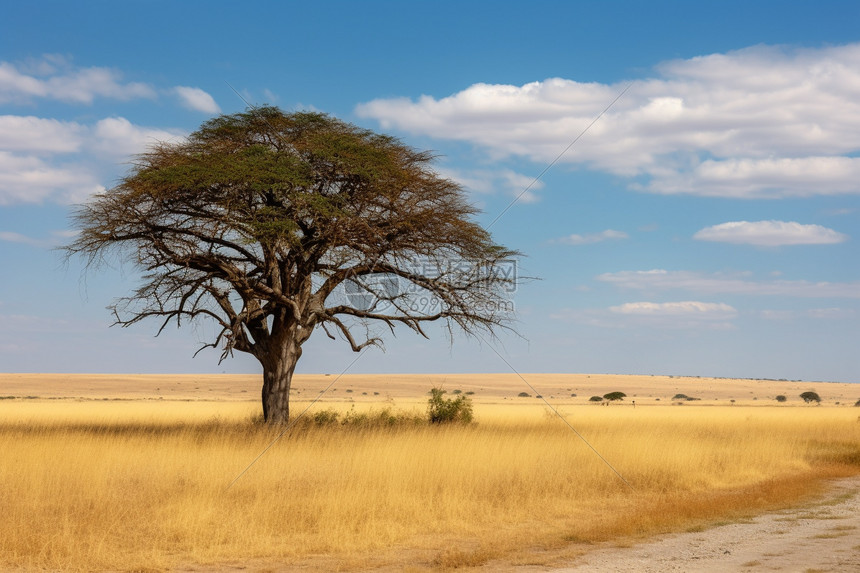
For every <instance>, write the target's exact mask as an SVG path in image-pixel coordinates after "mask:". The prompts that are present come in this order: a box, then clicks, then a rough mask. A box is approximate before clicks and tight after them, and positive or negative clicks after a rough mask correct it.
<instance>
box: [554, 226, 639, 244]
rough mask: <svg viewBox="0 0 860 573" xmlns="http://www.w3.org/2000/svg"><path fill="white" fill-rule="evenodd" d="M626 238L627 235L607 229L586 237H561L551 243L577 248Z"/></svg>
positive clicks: (574, 235)
mask: <svg viewBox="0 0 860 573" xmlns="http://www.w3.org/2000/svg"><path fill="white" fill-rule="evenodd" d="M627 237H628V235H627V233H624V232H622V231H614V230H612V229H607V230H605V231H601V232H599V233H591V234H588V235H576V234H573V235H568V236H567V237H561V238H560V239H553V240H552V242H553V243H562V244H565V245H575V246H578V245H591V244H594V243H600V242H603V241H608V240H618V239H626V238H627Z"/></svg>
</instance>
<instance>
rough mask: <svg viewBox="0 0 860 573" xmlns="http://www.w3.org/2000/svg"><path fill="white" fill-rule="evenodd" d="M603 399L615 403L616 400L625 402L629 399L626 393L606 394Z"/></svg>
mask: <svg viewBox="0 0 860 573" xmlns="http://www.w3.org/2000/svg"><path fill="white" fill-rule="evenodd" d="M603 397H604V398H605V399H606V400H609V401H610V402H615V401H616V400H623V399H624V398H626V397H627V394H625V393H624V392H610V393H609V394H604V395H603Z"/></svg>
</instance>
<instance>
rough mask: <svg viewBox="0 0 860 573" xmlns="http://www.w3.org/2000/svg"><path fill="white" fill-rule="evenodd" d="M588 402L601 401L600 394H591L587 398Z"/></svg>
mask: <svg viewBox="0 0 860 573" xmlns="http://www.w3.org/2000/svg"><path fill="white" fill-rule="evenodd" d="M588 401H589V402H603V397H602V396H592V397H591V398H589V399H588Z"/></svg>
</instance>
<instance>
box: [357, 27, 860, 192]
mask: <svg viewBox="0 0 860 573" xmlns="http://www.w3.org/2000/svg"><path fill="white" fill-rule="evenodd" d="M858 85H860V43H858V44H850V45H845V46H833V47H824V48H817V49H789V48H781V47H768V46H756V47H752V48H748V49H744V50H740V51H735V52H729V53H725V54H712V55H708V56H703V57H698V58H692V59H689V60H679V61H672V62H666V63H664V64H662V65H660V66H658V68H657V74H655V77H653V78H650V79H643V80H637V81H634V82H632V84H631V85H630V89H629V90H628V92H627V93H626V94H625V95H624V97H622V98H621V99H620V100H619V101H618V102H617V103H616V104H615V106H613V108H612V109H611V110H609V112H607V113H606V114H605V115H604V116H603V117H602V118H601V119H600V121H598V122H597V123H596V124H595V125H594V126H593V127H592V128H591V129H590V130H589V131H588V133H587V135H586V136H585V137H584V138H583V139H582V140H581V141H579V142H578V143H577V145H576V146H574V147H573V148H572V149H571V150H570V151H569V152H568V153H566V154H565V155H564V156H563V157H562V158H561V161H562V162H568V163H574V164H580V165H587V166H590V167H592V168H596V169H600V170H604V171H608V172H611V173H614V174H619V175H623V176H629V177H635V178H637V181H636V182H635V183H636V186H637V188H640V189H642V190H646V191H650V192H655V193H689V194H698V195H712V196H730V197H743V198H752V197H783V196H810V195H819V194H837V193H852V194H856V193H860V184H858V183H857V181H858V180H860V179H858V177H857V175H858V174H860V158H857V157H856V154H857V152H858V151H860V99H858V98H857V97H856V93H857V92H856V90H857V86H858ZM623 87H624V86H623V85H622V84H618V85H607V84H598V83H581V82H576V81H572V80H568V79H562V78H551V79H547V80H544V81H540V82H532V83H529V84H525V85H522V86H512V85H490V84H475V85H472V86H470V87H468V88H466V89H465V90H463V91H461V92H458V93H455V94H452V95H450V96H448V97H444V98H441V99H436V98H433V97H430V96H421V97H420V98H418V99H417V100H411V99H406V98H398V99H378V100H374V101H371V102H367V103H364V104H361V105H359V106H358V107H357V108H356V113H357V114H358V115H359V116H361V117H367V118H374V119H376V120H378V121H379V122H380V123H381V125H382V127H383V128H385V129H400V130H404V131H407V132H410V133H418V134H424V135H429V136H433V137H438V138H443V139H454V140H461V141H468V142H472V143H475V144H477V145H480V146H483V147H484V148H486V149H487V150H488V151H489V152H490V153H491V155H493V156H495V157H505V156H509V155H517V156H526V157H529V158H531V159H533V160H535V161H538V162H541V163H544V164H545V163H548V162H550V161H552V160H553V159H555V157H556V156H557V155H558V153H559V152H560V151H561V150H563V149H564V148H565V147H566V146H567V145H568V144H570V142H571V141H572V140H573V139H574V138H575V137H576V136H577V135H578V134H579V133H581V132H582V130H583V129H585V127H586V126H588V125H589V123H590V122H591V121H592V120H593V119H594V118H595V117H596V116H597V115H598V114H599V113H600V111H601V110H603V108H604V107H605V106H606V105H607V104H608V103H609V102H611V101H612V100H613V99H614V98H615V97H616V96H617V95H618V94H619V93H620V92H621V90H622V89H623Z"/></svg>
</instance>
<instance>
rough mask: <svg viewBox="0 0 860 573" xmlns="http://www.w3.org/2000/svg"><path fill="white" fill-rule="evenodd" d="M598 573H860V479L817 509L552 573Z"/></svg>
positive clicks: (674, 539) (843, 483)
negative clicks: (674, 572) (785, 572)
mask: <svg viewBox="0 0 860 573" xmlns="http://www.w3.org/2000/svg"><path fill="white" fill-rule="evenodd" d="M598 571H599V572H613V573H624V572H628V571H629V572H631V573H632V572H636V573H652V572H653V573H657V572H664V571H684V572H687V571H689V572H704V573H710V572H714V573H716V572H720V573H722V572H726V571H750V572H757V571H792V572H795V571H796V572H810V573H811V572H813V571H815V572H818V571H822V572H823V571H833V572H839V573H849V572H860V477H853V478H849V479H843V480H837V481H834V483H833V489H832V490H830V493H829V494H828V496H827V497H826V498H824V499H823V500H822V501H819V502H818V503H816V504H814V505H810V506H806V507H802V508H796V509H791V510H784V511H780V512H776V513H769V514H765V515H761V516H758V517H756V518H754V519H753V520H751V521H750V522H749V523H737V524H731V525H724V526H720V527H715V528H713V529H708V530H707V531H702V532H697V533H683V534H676V535H671V536H664V537H662V538H658V539H657V540H656V541H650V542H647V543H644V544H641V545H637V546H634V547H631V548H621V549H619V548H605V549H598V550H596V551H593V552H589V553H588V554H587V555H585V556H583V557H582V558H581V561H580V562H579V563H577V564H576V565H575V566H573V567H567V568H563V569H554V570H553V573H584V572H598Z"/></svg>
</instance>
